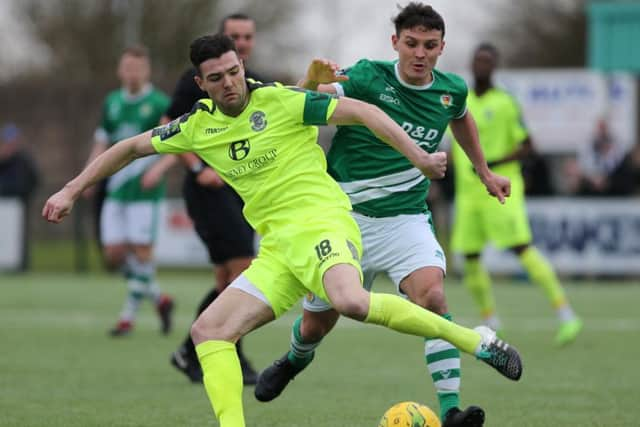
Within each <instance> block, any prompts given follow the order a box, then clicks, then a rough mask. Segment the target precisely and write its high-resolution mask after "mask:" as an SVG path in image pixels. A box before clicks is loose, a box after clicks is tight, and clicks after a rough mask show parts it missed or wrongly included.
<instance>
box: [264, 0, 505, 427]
mask: <svg viewBox="0 0 640 427" xmlns="http://www.w3.org/2000/svg"><path fill="white" fill-rule="evenodd" d="M393 22H394V24H395V31H396V32H395V34H393V35H392V38H391V40H392V43H393V48H394V49H395V50H396V51H397V52H398V60H397V61H370V60H366V59H363V60H360V61H359V62H357V63H356V64H355V65H354V66H353V67H351V68H348V69H347V70H346V72H345V73H346V76H348V80H346V78H345V77H342V76H338V78H337V79H336V78H334V71H335V70H332V69H331V65H333V66H335V64H331V63H330V62H326V61H325V62H322V61H314V63H312V65H311V66H310V68H309V71H308V73H307V75H306V76H305V79H304V80H303V81H302V82H301V85H303V87H305V88H307V89H311V90H318V91H321V92H328V93H334V94H337V95H339V96H348V97H351V98H355V99H360V100H364V101H368V102H372V103H374V104H375V105H377V106H378V107H379V108H381V109H382V110H383V111H384V112H386V113H387V114H389V116H390V117H392V118H393V119H394V121H395V122H396V123H398V125H400V126H402V127H403V129H404V130H405V132H407V134H409V136H410V137H411V138H412V139H413V140H414V141H415V143H416V144H417V145H419V146H420V147H422V148H423V149H424V150H425V151H427V152H429V153H433V152H435V151H437V150H438V146H439V144H440V141H441V139H442V136H443V135H444V133H445V131H446V129H447V125H449V124H450V125H451V126H452V129H454V132H455V134H456V135H458V137H459V138H460V140H461V141H462V145H463V147H464V148H465V152H466V153H467V155H468V156H469V157H470V158H471V159H472V162H473V164H474V165H475V166H476V167H477V168H478V170H480V171H481V172H482V173H481V176H482V178H483V183H484V185H482V188H483V189H484V191H485V193H486V191H487V190H488V191H490V192H494V191H495V189H496V188H498V187H505V186H506V187H508V185H509V182H508V180H506V179H505V178H503V177H500V176H497V175H496V174H494V173H492V172H491V171H490V170H489V169H488V168H487V165H486V162H485V161H484V157H483V155H482V152H481V150H480V145H479V143H478V135H477V131H476V128H475V124H474V121H473V118H472V116H471V114H469V113H468V112H467V108H466V97H467V85H466V84H465V82H464V80H463V79H462V78H461V77H459V76H457V75H455V74H451V73H444V72H441V71H439V70H437V69H435V66H436V64H437V61H438V58H439V57H440V55H441V54H442V52H443V49H444V45H445V42H444V33H445V24H444V20H443V19H442V17H441V16H440V14H438V13H437V12H436V11H435V10H434V9H433V8H432V7H431V6H428V5H424V4H422V3H417V2H412V3H409V4H408V5H407V6H406V7H404V8H403V9H401V10H400V12H399V14H398V15H397V16H396V17H395V18H394V20H393ZM335 67H337V66H335ZM319 81H335V83H333V84H329V85H320V86H319V85H318V82H319ZM327 161H328V163H329V168H328V170H329V173H330V174H331V175H332V177H333V178H334V179H336V180H337V181H338V183H339V184H340V186H341V187H342V189H343V190H344V191H345V192H346V193H347V195H348V196H349V198H350V200H351V203H352V205H353V210H354V213H353V216H354V218H355V220H356V222H357V223H358V226H359V228H360V231H361V233H362V243H363V258H362V269H363V275H364V286H365V287H366V288H367V289H371V287H372V285H373V281H374V280H375V278H376V276H377V274H378V273H386V274H388V275H389V277H390V278H391V280H392V281H393V282H394V284H395V285H396V287H397V289H398V292H399V294H400V295H403V296H405V297H408V298H409V299H410V300H411V301H412V302H414V303H416V304H418V305H420V306H421V307H424V308H427V309H429V310H431V311H433V312H435V313H437V314H439V315H441V316H443V317H445V318H447V319H449V320H451V318H452V316H451V314H450V312H449V308H448V306H447V302H446V297H445V293H444V275H445V272H446V260H445V256H444V251H443V250H442V248H441V246H440V244H439V243H438V241H437V239H436V236H435V234H434V230H433V224H432V221H431V212H430V211H429V208H428V207H427V205H426V203H425V200H426V197H427V193H428V191H429V187H430V185H431V181H430V180H429V179H427V178H426V177H424V176H422V174H421V173H420V171H419V170H417V169H416V168H415V167H413V165H412V164H411V163H410V162H409V161H408V160H407V159H406V158H404V157H403V156H402V155H401V154H399V153H397V152H396V151H395V150H394V149H393V148H391V147H389V146H388V145H387V144H385V143H384V142H382V141H381V140H380V139H378V138H377V137H376V136H375V135H374V134H372V133H371V132H370V131H368V130H367V129H365V128H363V127H361V126H340V127H338V131H337V132H336V134H335V136H334V138H333V144H332V146H331V149H330V151H329V153H328V155H327ZM485 186H486V187H485ZM496 203H498V202H496ZM304 308H305V311H304V314H303V316H302V318H298V320H297V321H296V322H295V323H294V325H293V331H292V335H291V336H292V339H291V349H290V351H289V352H288V353H287V354H285V355H284V356H283V357H282V358H281V359H279V360H277V361H276V362H275V363H274V364H273V365H272V366H270V367H269V368H267V369H266V370H265V371H264V372H263V373H262V374H261V375H260V378H259V380H258V384H257V386H256V390H255V394H256V397H257V398H258V400H263V401H266V400H272V399H274V398H275V397H277V396H278V395H279V394H280V392H282V390H283V389H284V387H285V386H286V385H287V384H288V382H289V381H290V380H291V379H292V378H293V377H294V376H295V375H296V374H297V373H298V372H300V371H301V370H302V369H304V368H305V367H306V366H307V365H308V364H309V363H310V362H311V360H312V359H313V357H314V353H315V348H316V347H317V346H318V345H319V344H320V340H321V339H322V338H323V337H324V335H326V334H327V333H328V332H329V330H331V328H332V327H333V326H334V325H335V323H336V321H337V320H338V313H337V312H336V311H335V310H333V309H332V308H331V306H330V305H329V304H327V303H326V302H324V301H322V300H320V299H318V298H316V297H315V296H313V297H310V298H307V299H305V301H304ZM424 352H425V360H426V363H427V368H428V370H429V372H430V374H431V378H432V380H433V383H434V385H435V388H436V391H437V395H438V399H439V402H440V418H441V419H442V421H443V425H444V426H446V427H452V426H482V424H483V422H484V411H483V410H482V409H481V408H479V407H477V406H470V407H468V408H467V409H465V410H460V408H459V406H460V398H459V390H460V376H461V370H460V352H459V350H458V349H457V348H455V347H454V346H453V345H451V344H450V343H448V342H446V341H444V340H442V339H426V338H425V347H424Z"/></svg>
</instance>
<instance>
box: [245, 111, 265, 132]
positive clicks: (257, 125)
mask: <svg viewBox="0 0 640 427" xmlns="http://www.w3.org/2000/svg"><path fill="white" fill-rule="evenodd" d="M265 117H266V115H265V114H264V112H263V111H256V112H254V113H253V114H251V117H249V121H250V122H251V129H253V130H254V131H256V132H260V131H261V130H263V129H264V128H266V127H267V119H266V118H265Z"/></svg>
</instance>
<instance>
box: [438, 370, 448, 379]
mask: <svg viewBox="0 0 640 427" xmlns="http://www.w3.org/2000/svg"><path fill="white" fill-rule="evenodd" d="M440 376H442V379H445V380H446V379H448V378H449V377H450V376H451V369H445V370H444V371H440Z"/></svg>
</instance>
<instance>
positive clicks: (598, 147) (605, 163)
mask: <svg viewBox="0 0 640 427" xmlns="http://www.w3.org/2000/svg"><path fill="white" fill-rule="evenodd" d="M624 158H625V151H624V149H623V148H622V147H621V146H620V145H619V144H617V143H616V141H615V140H614V139H613V138H612V136H611V132H610V131H609V125H608V123H607V121H606V120H605V119H600V120H599V121H598V123H597V128H596V134H595V137H594V139H593V142H592V144H591V145H590V146H589V147H588V148H587V149H585V150H583V151H581V152H580V153H578V166H579V171H580V174H581V177H580V180H579V185H578V189H577V190H578V194H579V195H584V196H608V195H609V196H610V195H616V194H620V192H621V191H624V189H623V188H616V186H615V185H614V184H616V183H617V181H616V175H617V174H620V173H621V172H622V171H620V170H619V168H620V167H621V166H622V164H623V160H624Z"/></svg>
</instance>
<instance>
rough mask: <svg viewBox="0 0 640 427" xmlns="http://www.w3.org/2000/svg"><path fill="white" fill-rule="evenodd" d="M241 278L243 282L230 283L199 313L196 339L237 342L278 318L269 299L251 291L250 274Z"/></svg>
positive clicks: (195, 326)
mask: <svg viewBox="0 0 640 427" xmlns="http://www.w3.org/2000/svg"><path fill="white" fill-rule="evenodd" d="M237 281H238V282H242V283H241V284H240V283H239V284H238V286H235V287H234V286H230V287H229V288H228V289H227V290H226V291H225V292H223V293H222V294H220V296H218V298H216V299H215V301H213V303H211V304H210V305H209V307H207V308H206V309H205V310H204V311H203V312H202V313H201V314H200V315H199V316H198V319H197V320H196V322H195V323H194V325H193V327H192V336H193V337H194V339H195V341H196V342H202V341H205V340H214V339H215V340H226V341H232V342H235V341H237V340H238V339H240V338H241V337H242V336H244V335H246V334H247V333H249V332H251V331H252V330H254V329H256V328H258V327H260V326H262V325H264V324H265V323H267V322H270V321H271V320H273V319H274V318H275V316H274V313H273V310H272V309H271V307H270V306H269V304H268V302H267V301H265V300H264V299H263V298H261V297H260V296H259V295H258V294H256V292H255V291H254V292H251V289H252V288H251V283H250V282H249V281H248V279H247V278H246V277H244V276H240V277H239V278H238V279H237ZM253 289H254V290H257V288H255V287H253Z"/></svg>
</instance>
